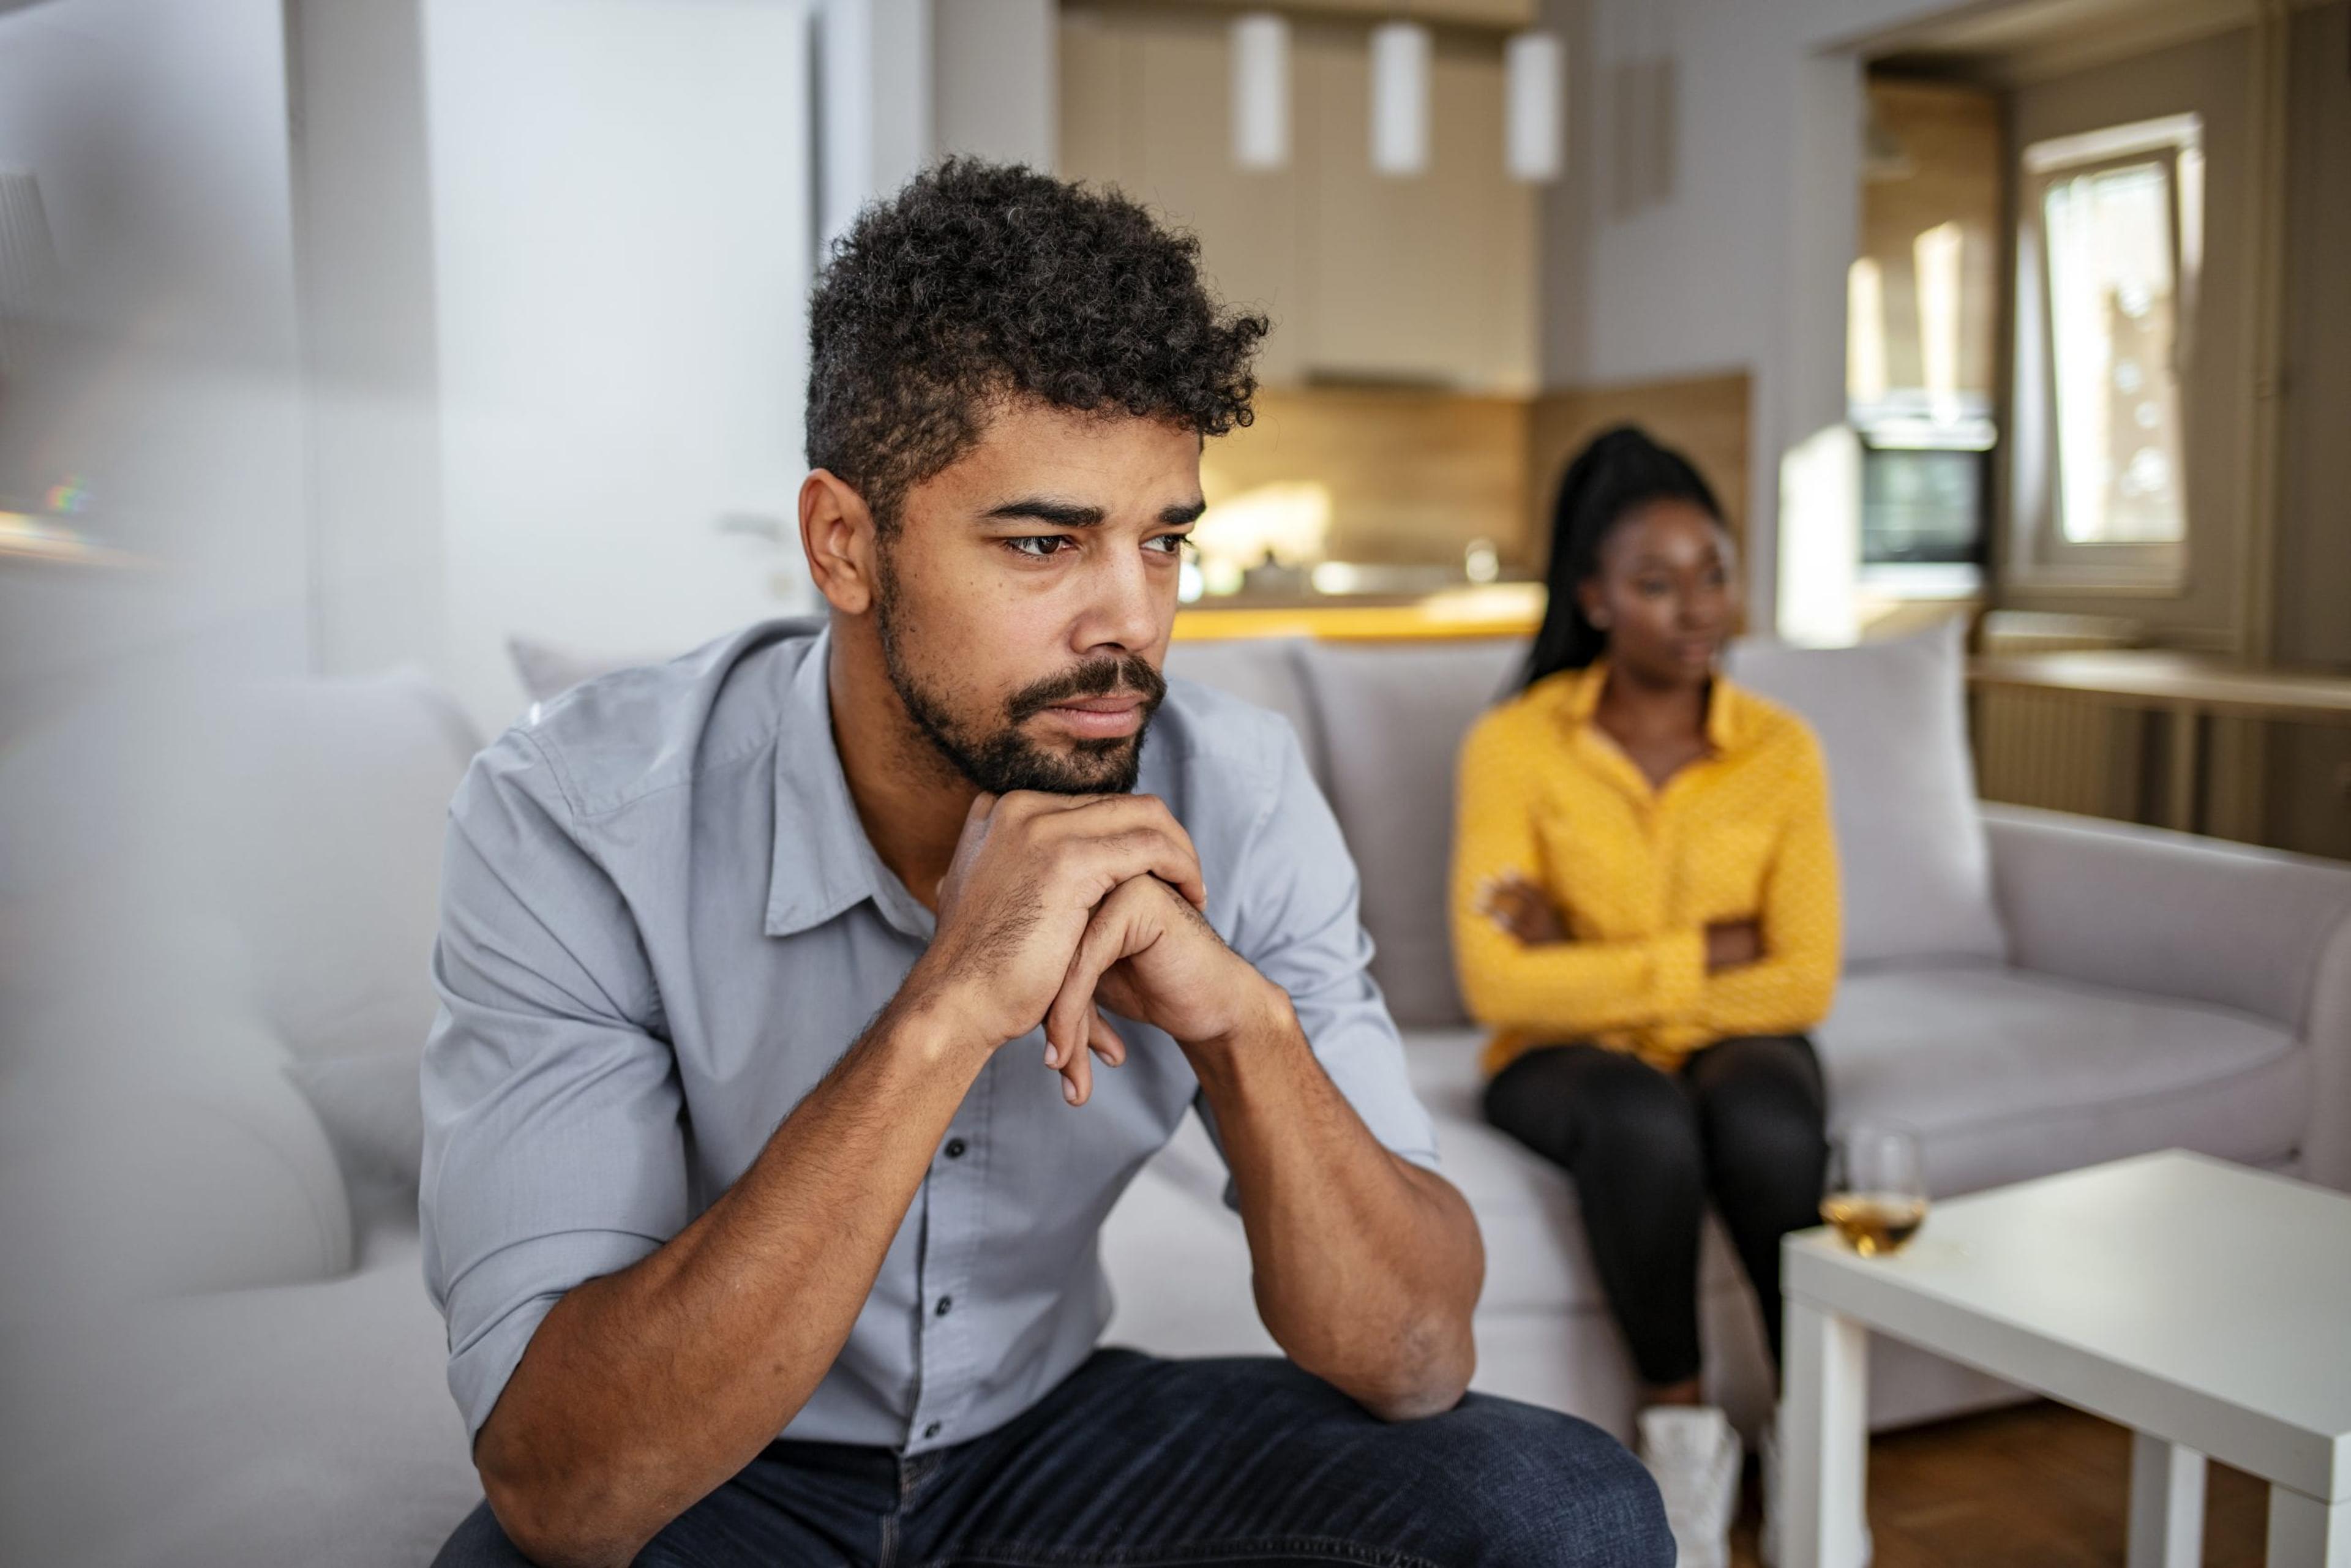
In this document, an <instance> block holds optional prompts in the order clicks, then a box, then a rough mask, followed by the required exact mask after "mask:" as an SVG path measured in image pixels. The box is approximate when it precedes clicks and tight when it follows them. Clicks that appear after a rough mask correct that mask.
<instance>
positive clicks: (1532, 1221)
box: [1405, 1029, 1744, 1312]
mask: <svg viewBox="0 0 2351 1568" xmlns="http://www.w3.org/2000/svg"><path fill="white" fill-rule="evenodd" d="M1485 1038H1486V1037H1485V1035H1484V1034H1483V1033H1482V1032H1481V1031H1479V1030H1468V1029H1445V1030H1411V1031H1409V1032H1407V1033H1406V1034H1405V1066H1406V1069H1407V1070H1408V1071H1410V1072H1411V1074H1412V1086H1413V1090H1414V1092H1416V1093H1417V1094H1418V1095H1419V1096H1420V1100H1421V1103H1423V1104H1424V1105H1426V1106H1427V1107H1428V1113H1429V1114H1430V1115H1431V1116H1432V1117H1434V1118H1435V1119H1436V1122H1437V1155H1438V1157H1439V1158H1440V1159H1442V1160H1443V1162H1444V1165H1443V1167H1442V1170H1441V1172H1440V1174H1441V1175H1443V1176H1444V1177H1445V1178H1446V1179H1447V1181H1449V1182H1451V1183H1452V1184H1453V1185H1454V1186H1456V1187H1458V1189H1460V1192H1461V1196H1462V1197H1465V1198H1467V1199H1468V1202H1469V1207H1471V1208H1472V1209H1474V1210H1475V1211H1476V1212H1477V1215H1478V1228H1479V1231H1480V1233H1482V1234H1483V1236H1484V1237H1485V1240H1486V1289H1485V1291H1484V1292H1483V1293H1482V1294H1481V1295H1479V1298H1478V1310H1479V1312H1564V1311H1584V1310H1595V1309H1598V1308H1599V1307H1601V1306H1603V1305H1604V1297H1603V1296H1602V1295H1601V1293H1600V1280H1599V1275H1598V1274H1597V1273H1596V1272H1595V1271H1594V1270H1593V1263H1592V1253H1591V1249H1590V1248H1589V1246H1588V1245H1587V1244H1586V1242H1585V1240H1584V1237H1583V1217H1582V1213H1581V1211H1580V1210H1579V1209H1578V1207H1577V1206H1576V1198H1575V1188H1574V1187H1573V1185H1571V1184H1570V1182H1569V1180H1568V1176H1567V1173H1566V1172H1565V1171H1564V1170H1562V1169H1561V1168H1560V1167H1559V1166H1554V1165H1552V1163H1551V1162H1550V1161H1548V1160H1546V1159H1544V1158H1542V1157H1541V1155H1537V1154H1535V1153H1534V1152H1533V1151H1532V1150H1531V1149H1529V1148H1528V1147H1527V1146H1526V1145H1523V1144H1521V1143H1520V1142H1519V1141H1518V1140H1517V1139H1515V1138H1513V1137H1510V1136H1509V1135H1508V1134H1503V1133H1499V1132H1497V1131H1495V1130H1494V1129H1493V1128H1492V1127H1490V1126H1489V1125H1487V1123H1486V1116H1485V1112H1484V1110H1483V1109H1482V1106H1481V1102H1482V1099H1483V1096H1484V1093H1485V1088H1486V1079H1485V1074H1484V1073H1483V1072H1482V1071H1479V1066H1478V1057H1479V1051H1480V1049H1481V1048H1482V1047H1483V1045H1484V1044H1485ZM1719 1229H1720V1228H1719V1226H1716V1225H1714V1224H1712V1223H1710V1222H1709V1223H1708V1226H1707V1234H1706V1237H1705V1239H1704V1246H1703V1248H1702V1249H1701V1251H1700V1253H1699V1257H1698V1265H1699V1267H1698V1289H1699V1291H1701V1293H1709V1292H1712V1291H1732V1290H1740V1289H1743V1288H1744V1287H1743V1286H1741V1285H1740V1282H1739V1281H1740V1275H1739V1266H1738V1263H1737V1261H1736V1260H1734V1259H1733V1257H1732V1256H1731V1252H1730V1249H1729V1243H1728V1242H1727V1241H1726V1240H1725V1239H1724V1238H1723V1237H1722V1236H1721V1234H1720V1233H1719Z"/></svg>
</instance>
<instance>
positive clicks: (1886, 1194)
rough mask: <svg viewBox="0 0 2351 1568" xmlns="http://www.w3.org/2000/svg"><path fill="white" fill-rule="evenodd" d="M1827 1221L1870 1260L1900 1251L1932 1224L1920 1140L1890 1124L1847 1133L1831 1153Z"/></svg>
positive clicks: (1824, 1204)
mask: <svg viewBox="0 0 2351 1568" xmlns="http://www.w3.org/2000/svg"><path fill="white" fill-rule="evenodd" d="M1821 1218H1823V1219H1824V1220H1826V1221H1827V1222H1828V1223H1829V1224H1830V1225H1832V1226H1834V1227H1835V1228H1836V1233H1837V1234H1838V1235H1839V1236H1840V1237H1842V1238H1844V1244H1845V1245H1846V1246H1848V1247H1850V1248H1852V1249H1854V1250H1855V1251H1856V1252H1858V1253H1860V1254H1861V1255H1862V1256H1863V1257H1865V1258H1876V1257H1881V1256H1884V1255H1885V1254H1886V1253H1889V1252H1898V1251H1900V1250H1901V1249H1902V1248H1903V1247H1904V1246H1905V1245H1906V1244H1907V1242H1908V1241H1909V1239H1911V1238H1912V1237H1913V1236H1916V1235H1917V1234H1918V1228H1919V1227H1920V1226H1921V1225H1924V1224H1925V1223H1926V1222H1927V1182H1926V1176H1925V1172H1924V1170H1923V1168H1922V1167H1921V1166H1920V1163H1919V1159H1918V1134H1917V1133H1914V1132H1912V1131H1911V1130H1910V1129H1909V1128H1907V1127H1901V1126H1896V1125H1894V1124H1890V1123H1884V1122H1878V1123H1867V1122H1865V1123H1860V1124H1856V1125H1855V1126H1853V1127H1851V1128H1849V1129H1847V1131H1846V1132H1845V1134H1844V1136H1843V1137H1841V1138H1839V1139H1837V1141H1836V1143H1835V1145H1834V1147H1833V1148H1832V1149H1831V1150H1830V1153H1829V1184H1828V1196H1827V1197H1824V1198H1823V1199H1822V1200H1821Z"/></svg>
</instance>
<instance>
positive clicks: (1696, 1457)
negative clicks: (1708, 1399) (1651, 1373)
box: [1639, 1405, 1740, 1568]
mask: <svg viewBox="0 0 2351 1568" xmlns="http://www.w3.org/2000/svg"><path fill="white" fill-rule="evenodd" d="M1639 1426H1640V1451H1641V1462H1642V1463H1643V1464H1645V1465H1646V1466H1647V1467H1648V1468H1649V1474H1651V1475H1652V1476H1654V1477H1656V1481H1657V1490H1658V1491H1659V1492H1660V1493H1661V1494H1662V1495H1663V1496H1664V1498H1665V1502H1666V1522H1667V1525H1669V1526H1671V1527H1672V1530H1673V1532H1674V1547H1675V1550H1676V1552H1677V1553H1678V1557H1679V1568H1725V1565H1726V1564H1727V1563H1729V1561H1730V1519H1731V1515H1732V1514H1734V1513H1736V1512H1737V1511H1738V1510H1739V1458H1740V1446H1739V1434H1738V1433H1737V1432H1734V1431H1732V1430H1731V1428H1730V1422H1729V1419H1727V1418H1726V1417H1725V1416H1723V1414H1722V1412H1721V1411H1720V1410H1718V1409H1716V1408H1715V1407H1714V1406H1711V1405H1652V1406H1649V1408H1647V1409H1646V1410H1644V1411H1642V1412H1641V1416H1640V1422H1639Z"/></svg>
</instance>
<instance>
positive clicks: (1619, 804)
mask: <svg viewBox="0 0 2351 1568" xmlns="http://www.w3.org/2000/svg"><path fill="white" fill-rule="evenodd" d="M1606 679H1607V669H1606V666H1605V664H1593V666H1592V667H1591V668H1590V669H1588V670H1570V671H1563V672H1562V673H1561V674H1556V675H1552V676H1551V677H1549V678H1547V679H1545V680H1542V681H1539V682H1537V683H1536V684H1535V685H1533V686H1532V687H1531V688H1529V689H1528V690H1527V691H1526V692H1524V693H1522V694H1521V695H1519V696H1518V697H1517V698H1515V699H1513V700H1512V701H1510V702H1508V703H1506V704H1504V705H1503V706H1500V707H1498V708H1496V709H1494V710H1493V711H1492V712H1490V713H1489V714H1487V715H1486V716H1484V717H1483V718H1481V719H1479V721H1478V724H1477V726H1476V727H1474V728H1473V729H1471V730H1470V732H1469V737H1468V740H1467V741H1466V742H1465V743H1464V744H1463V747H1462V750H1461V763H1460V786H1459V791H1458V802H1459V819H1458V827H1457V831H1456V833H1455V835H1454V853H1453V885H1452V907H1453V950H1454V961H1455V965H1456V967H1457V968H1458V972H1459V976H1460V980H1461V993H1462V996H1463V997H1464V998H1466V999H1467V1000H1468V1004H1469V1011H1470V1013H1471V1014H1472V1016H1474V1017H1475V1018H1476V1019H1478V1020H1479V1022H1480V1023H1483V1024H1485V1025H1487V1026H1489V1028H1491V1029H1492V1030H1494V1031H1495V1033H1494V1037H1493V1039H1492V1040H1490V1041H1489V1043H1488V1045H1487V1047H1486V1054H1485V1059H1484V1061H1485V1068H1486V1071H1489V1072H1497V1071H1500V1070H1501V1069H1502V1067H1503V1066H1504V1065H1505V1064H1506V1063H1508V1062H1509V1061H1510V1059H1511V1058H1512V1057H1514V1056H1517V1055H1518V1054H1519V1053H1520V1051H1525V1050H1527V1049H1528V1048H1530V1047H1531V1046H1536V1045H1548V1044H1556V1043H1561V1042H1563V1041H1568V1040H1593V1041H1594V1042H1596V1043H1598V1044H1601V1045H1604V1046H1607V1047H1609V1048H1610V1049H1612V1050H1616V1051H1633V1052H1635V1054H1637V1055H1639V1056H1640V1057H1641V1058H1642V1059H1643V1060H1645V1061H1648V1062H1650V1063H1652V1064H1653V1065H1655V1066H1657V1067H1660V1068H1663V1069H1666V1070H1667V1071H1671V1070H1672V1069H1673V1068H1674V1067H1676V1066H1677V1065H1678V1063H1679V1062H1680V1061H1681V1060H1682V1058H1683V1057H1685V1056H1687V1055H1688V1054H1689V1053H1690V1052H1691V1051H1695V1050H1697V1049H1698V1047H1700V1046H1703V1045H1709V1044H1712V1043H1713V1042H1714V1041H1716V1040H1723V1039H1727V1038H1729V1037H1730V1036H1732V1035H1742V1034H1779V1033H1790V1032H1793V1031H1796V1030H1805V1029H1809V1028H1811V1027H1812V1026H1813V1024H1816V1023H1818V1022H1819V1021H1820V1020H1821V1019H1822V1017H1823V1015H1824V1014H1826V1013H1827V1011H1828V1009H1829V999H1830V998H1831V996H1832V994H1833V993H1834V989H1835V986H1836V975H1837V966H1838V959H1839V953H1840V950H1841V947H1840V944H1841V936H1840V932H1839V928H1838V912H1837V868H1836V841H1835V836H1834V833H1833V831H1831V829H1830V826H1829V801H1828V776H1827V773H1826V770H1825V769H1824V768H1823V766H1822V763H1821V753H1820V745H1819V743H1818V742H1817V741H1816V740H1814V739H1813V732H1812V730H1811V728H1810V727H1808V726H1807V725H1806V724H1805V723H1804V721H1803V720H1802V719H1801V718H1798V717H1797V716H1795V715H1794V714H1792V713H1790V712H1788V711H1787V710H1786V709H1785V708H1782V707H1780V706H1777V705H1775V704H1773V703H1770V702H1767V701H1765V700H1764V699H1763V698H1761V697H1760V696H1757V695H1754V694H1753V693H1751V692H1748V691H1745V690H1742V689H1740V687H1738V686H1735V685H1731V684H1730V683H1729V681H1727V680H1723V679H1721V678H1719V677H1718V678H1717V679H1716V681H1715V683H1714V687H1713V692H1712V695H1711V696H1710V697H1709V699H1708V706H1707V718H1706V730H1707V739H1708V742H1709V743H1710V745H1711V747H1712V752H1711V754H1710V755H1708V756H1707V757H1705V758H1701V759H1700V760H1698V761H1697V762H1694V763H1692V764H1690V765H1689V766H1688V767H1687V768H1683V769H1682V770H1681V771H1680V772H1678V773H1677V774H1675V775H1674V776H1673V777H1672V778H1671V779H1667V781H1666V787H1665V788H1664V789H1662V790H1660V789H1652V788H1651V787H1650V784H1649V781H1648V779H1647V778H1646V776H1645V775H1644V774H1643V773H1642V772H1641V770H1640V768H1637V767H1635V765H1634V763H1633V760H1632V758H1629V757H1627V756H1626V755H1625V752H1624V750H1623V748H1621V747H1618V746H1617V745H1616V743H1615V742H1614V740H1612V739H1610V738H1609V737H1608V736H1607V735H1606V734H1605V733H1604V731H1602V730H1601V729H1600V728H1599V727H1597V726H1596V725H1594V724H1593V723H1592V722H1591V721H1592V714H1593V708H1594V707H1595V706H1597V704H1598V703H1599V700H1600V691H1601V687H1602V685H1603V684H1604V682H1605V681H1606ZM1512 872H1515V873H1519V874H1520V876H1523V877H1525V878H1526V879H1527V880H1528V881H1530V882H1532V883H1535V884H1536V885H1537V886H1540V887H1541V888H1543V889H1544V890H1545V891H1546V892H1548V893H1549V894H1551V898H1552V903H1553V904H1556V905H1558V906H1559V909H1560V911H1561V914H1562V916H1563V917H1564V921H1565V924H1566V926H1567V928H1568V931H1569V932H1570V933H1571V935H1572V936H1573V940H1571V941H1567V942H1560V943H1546V944H1541V945H1536V946H1529V945H1527V944H1525V943H1522V942H1520V940H1519V939H1518V938H1517V937H1516V936H1512V935H1510V933H1508V932H1506V931H1504V930H1502V929H1501V928H1500V927H1499V926H1498V925H1495V924H1494V922H1493V920H1492V918H1491V917H1490V916H1489V915H1482V914H1480V913H1479V910H1478V904H1479V890H1480V889H1481V887H1483V886H1484V884H1485V883H1487V882H1488V881H1489V879H1491V878H1494V877H1497V876H1500V875H1504V874H1507V873H1512ZM1733 920H1754V921H1757V922H1758V923H1759V924H1760V925H1761V927H1762V946H1763V956H1762V957H1761V960H1760V961H1758V962H1756V963H1753V964H1746V965H1740V966H1737V967H1731V968H1727V969H1724V970H1722V971H1721V972H1719V973H1718V974H1713V975H1709V974H1708V973H1707V968H1706V927H1707V926H1708V925H1711V924H1714V923H1716V922H1719V921H1733Z"/></svg>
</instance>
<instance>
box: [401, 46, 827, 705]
mask: <svg viewBox="0 0 2351 1568" xmlns="http://www.w3.org/2000/svg"><path fill="white" fill-rule="evenodd" d="M425 21H426V28H425V62H426V67H425V76H426V81H427V87H428V93H427V97H428V121H429V125H430V131H431V145H432V191H433V201H432V221H433V228H434V235H433V237H434V257H435V266H434V292H435V295H436V309H437V314H438V318H439V324H438V336H439V358H440V388H441V399H442V409H443V421H442V430H441V440H442V454H443V470H442V473H443V507H444V516H445V538H444V561H445V572H446V600H445V611H444V613H445V618H446V627H447V632H446V636H447V644H446V646H447V654H446V664H445V668H444V674H445V675H446V677H447V678H448V679H449V680H450V681H451V682H452V683H453V684H454V685H455V687H456V689H457V692H458V694H459V695H460V696H461V698H462V699H463V700H464V701H465V705H466V706H467V708H468V709H469V710H470V711H471V712H472V713H473V715H474V716H475V720H476V722H478V723H480V724H482V725H483V726H484V727H486V728H491V729H495V728H496V727H502V726H503V725H505V724H506V723H507V722H509V721H511V720H512V719H513V718H514V717H515V716H516V715H517V713H518V712H519V711H520V709H521V707H522V706H523V695H522V691H521V688H520V686H519V685H518V684H517V682H516V680H515V678H514V676H513V674H512V673H511V671H510V670H509V669H508V666H507V653H506V650H505V646H504V643H505V639H506V638H507V636H508V635H509V634H513V633H522V634H526V635H530V636H536V637H542V638H547V639H550V640H553V641H556V642H559V643H566V644H570V645H575V646H578V647H580V648H583V649H589V650H593V651H598V652H609V653H642V654H649V655H658V654H667V653H674V652H677V651H680V650H683V649H684V648H686V647H688V646H691V645H693V644H695V643H699V642H702V641H705V640H706V639H708V638H711V637H714V636H716V635H718V634H720V633H722V632H726V631H727V630H729V629H731V628H733V627H735V626H737V625H740V624H742V623H744V622H749V621H752V620H756V619H758V618H760V617H762V616H766V615H771V614H776V613H778V612H782V611H785V610H788V609H799V608H802V607H804V606H805V604H806V602H807V600H806V597H805V586H804V578H803V577H802V575H801V568H800V567H799V550H798V547H797V543H796V538H797V536H796V532H795V530H794V528H793V526H792V524H791V521H790V519H791V517H793V513H794V504H795V503H794V497H795V494H796V492H797V489H798V486H799V480H800V477H801V476H802V474H803V472H804V467H803V465H802V461H801V434H800V413H801V404H802V397H803V383H804V381H805V377H806V373H807V345H806V339H807V329H806V302H807V300H806V297H807V291H808V285H809V258H810V214H811V207H812V195H813V193H812V192H811V190H810V174H809V170H810V147H809V137H808V122H809V118H810V117H809V112H808V110H809V104H808V98H807V84H808V83H809V81H810V59H809V56H808V52H807V51H808V47H809V43H810V30H809V26H808V16H807V15H806V12H805V10H804V7H803V6H802V5H800V4H799V0H698V3H696V4H694V5H677V4H674V3H673V0H429V3H428V5H427V6H426V10H425ZM727 513H747V514H751V515H754V516H756V517H765V518H768V519H771V520H772V523H773V526H774V529H775V536H776V537H773V538H760V537H758V536H757V535H754V534H747V533H741V532H733V533H730V532H722V531H721V530H720V529H719V528H718V527H717V523H718V519H719V518H720V517H721V516H722V515H724V514H727ZM779 577H780V579H781V580H780V584H779V583H778V578H779Z"/></svg>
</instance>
